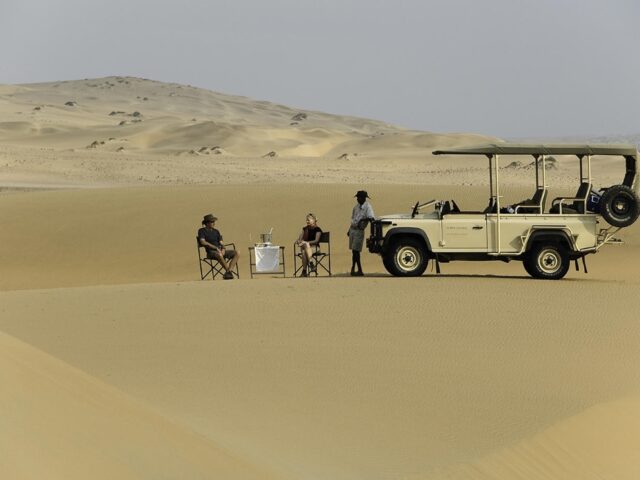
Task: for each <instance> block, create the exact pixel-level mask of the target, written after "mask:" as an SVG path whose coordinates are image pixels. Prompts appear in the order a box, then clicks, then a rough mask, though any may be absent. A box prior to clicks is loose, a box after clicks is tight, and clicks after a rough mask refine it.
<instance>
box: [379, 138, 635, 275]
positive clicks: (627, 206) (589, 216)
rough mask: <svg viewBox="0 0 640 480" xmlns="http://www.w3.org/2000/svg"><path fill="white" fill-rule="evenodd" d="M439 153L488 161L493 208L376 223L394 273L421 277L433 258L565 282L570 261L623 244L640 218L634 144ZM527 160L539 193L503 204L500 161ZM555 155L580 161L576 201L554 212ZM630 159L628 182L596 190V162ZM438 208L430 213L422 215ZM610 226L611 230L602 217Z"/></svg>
mask: <svg viewBox="0 0 640 480" xmlns="http://www.w3.org/2000/svg"><path fill="white" fill-rule="evenodd" d="M433 153H434V155H481V156H484V157H486V158H488V160H489V193H490V196H489V203H488V205H487V207H486V208H485V209H484V210H483V211H461V210H460V208H459V207H458V205H457V204H456V202H455V201H454V200H431V201H428V202H425V203H422V204H421V203H420V202H417V203H416V204H415V205H414V206H413V209H412V211H411V212H410V213H407V214H396V215H386V216H383V217H379V218H377V219H376V220H374V221H373V222H371V235H370V237H369V238H368V240H367V247H368V249H369V251H370V252H372V253H377V254H380V255H381V256H382V261H383V263H384V266H385V268H386V269H387V271H388V272H389V273H391V274H392V275H396V276H405V277H409V276H418V275H422V273H423V272H424V271H425V269H426V268H427V264H428V262H429V260H433V261H435V264H436V271H437V272H438V273H439V272H440V263H443V262H450V261H454V260H500V261H505V262H509V261H513V260H517V261H521V262H522V263H523V265H524V268H525V270H526V271H527V273H529V275H531V276H532V277H534V278H544V279H560V278H562V277H564V276H565V275H566V273H567V271H568V269H569V265H570V262H571V261H572V260H574V261H575V265H576V269H578V268H579V264H578V260H582V265H583V267H584V271H585V272H586V261H585V257H586V256H587V255H589V254H591V253H596V252H598V251H599V250H600V248H602V247H603V246H604V245H607V244H614V243H621V241H620V240H619V239H617V238H614V235H615V234H616V232H618V231H619V230H620V229H621V228H623V227H628V226H629V225H631V224H633V223H634V222H635V221H636V219H637V218H638V212H639V202H638V195H637V193H636V189H637V188H638V181H637V160H638V151H637V149H636V147H635V146H634V145H524V144H508V143H504V144H491V145H481V146H478V147H469V148H459V149H450V150H436V151H434V152H433ZM501 155H510V156H513V155H527V156H532V157H533V158H534V160H535V169H534V170H535V180H536V189H535V191H534V192H532V195H531V197H530V198H528V199H527V200H523V201H522V202H519V203H516V204H515V205H503V204H502V202H501V199H502V198H503V197H502V196H501V195H500V156H501ZM550 155H575V156H576V157H577V158H578V162H577V163H578V165H579V170H580V182H579V184H578V187H577V189H576V194H575V195H574V196H572V197H559V198H554V199H552V200H551V202H550V205H549V206H550V208H549V209H548V210H547V201H548V199H547V193H548V185H547V162H548V156H550ZM596 155H597V156H602V155H614V156H621V157H624V159H625V167H626V171H625V173H624V178H623V180H622V183H621V184H619V185H613V186H610V187H607V188H603V189H601V190H600V191H599V192H594V191H593V183H592V178H591V162H592V156H596ZM427 207H433V210H432V211H430V212H428V213H422V210H424V209H426V208H427ZM601 218H602V219H604V220H605V221H606V222H607V225H605V224H604V223H603V222H601V221H600V219H601Z"/></svg>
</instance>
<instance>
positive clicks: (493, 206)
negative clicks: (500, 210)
mask: <svg viewBox="0 0 640 480" xmlns="http://www.w3.org/2000/svg"><path fill="white" fill-rule="evenodd" d="M496 211H497V209H496V203H495V202H494V199H493V197H491V198H490V199H489V205H487V208H485V209H484V210H483V211H482V213H496Z"/></svg>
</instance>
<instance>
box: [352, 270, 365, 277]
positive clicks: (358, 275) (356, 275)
mask: <svg viewBox="0 0 640 480" xmlns="http://www.w3.org/2000/svg"><path fill="white" fill-rule="evenodd" d="M353 276H354V277H364V273H362V270H360V271H357V272H355V273H354V274H353Z"/></svg>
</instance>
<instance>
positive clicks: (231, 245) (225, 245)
mask: <svg viewBox="0 0 640 480" xmlns="http://www.w3.org/2000/svg"><path fill="white" fill-rule="evenodd" d="M222 246H223V247H225V248H226V247H233V249H234V250H235V249H236V244H235V243H223V244H222Z"/></svg>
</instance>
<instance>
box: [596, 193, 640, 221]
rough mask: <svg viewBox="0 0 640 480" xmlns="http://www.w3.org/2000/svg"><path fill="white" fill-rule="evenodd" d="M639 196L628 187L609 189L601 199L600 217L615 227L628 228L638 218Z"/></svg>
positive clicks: (639, 211)
mask: <svg viewBox="0 0 640 480" xmlns="http://www.w3.org/2000/svg"><path fill="white" fill-rule="evenodd" d="M639 203H640V201H639V200H638V195H636V192H634V191H633V190H632V189H631V188H629V187H627V186H626V185H614V186H613V187H610V188H607V190H606V191H605V192H604V193H603V194H602V198H601V199H600V215H602V218H604V219H605V220H606V221H607V223H609V224H610V225H613V226H614V227H628V226H629V225H632V224H633V222H635V221H636V219H637V218H638V213H640V210H639V205H638V204H639Z"/></svg>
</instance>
